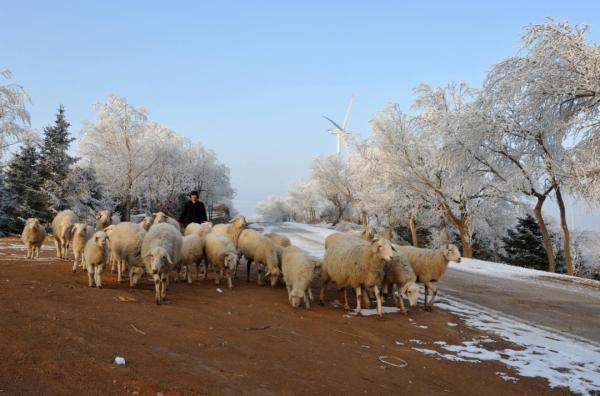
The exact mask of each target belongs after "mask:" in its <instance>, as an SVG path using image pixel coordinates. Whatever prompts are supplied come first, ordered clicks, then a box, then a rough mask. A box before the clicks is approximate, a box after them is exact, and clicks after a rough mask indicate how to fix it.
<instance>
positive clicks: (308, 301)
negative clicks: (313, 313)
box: [304, 289, 311, 309]
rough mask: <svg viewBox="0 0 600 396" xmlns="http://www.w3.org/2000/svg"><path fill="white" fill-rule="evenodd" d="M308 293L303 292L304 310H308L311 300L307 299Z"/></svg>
mask: <svg viewBox="0 0 600 396" xmlns="http://www.w3.org/2000/svg"><path fill="white" fill-rule="evenodd" d="M309 292H310V289H308V291H305V292H304V305H305V306H306V309H310V300H311V298H309Z"/></svg>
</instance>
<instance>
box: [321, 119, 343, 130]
mask: <svg viewBox="0 0 600 396" xmlns="http://www.w3.org/2000/svg"><path fill="white" fill-rule="evenodd" d="M323 118H325V119H326V120H327V121H329V122H331V123H332V124H333V126H334V127H336V128H338V129H343V128H342V127H341V126H339V125H338V124H337V123H336V122H335V121H333V120H332V119H331V118H329V117H327V116H323Z"/></svg>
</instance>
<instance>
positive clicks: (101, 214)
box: [96, 210, 112, 224]
mask: <svg viewBox="0 0 600 396" xmlns="http://www.w3.org/2000/svg"><path fill="white" fill-rule="evenodd" d="M111 216H112V212H111V211H110V210H99V211H97V212H96V220H100V221H101V222H102V223H105V224H106V223H107V222H108V221H109V220H110V217H111Z"/></svg>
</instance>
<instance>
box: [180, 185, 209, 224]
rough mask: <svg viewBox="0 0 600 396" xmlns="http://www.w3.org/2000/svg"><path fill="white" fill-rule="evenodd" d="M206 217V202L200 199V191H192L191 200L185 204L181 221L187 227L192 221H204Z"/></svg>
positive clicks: (199, 222)
mask: <svg viewBox="0 0 600 396" xmlns="http://www.w3.org/2000/svg"><path fill="white" fill-rule="evenodd" d="M206 220H207V218H206V208H205V207H204V204H203V203H202V202H200V201H199V200H198V191H192V192H191V193H190V200H189V201H187V202H186V203H185V204H184V205H183V210H182V211H181V216H179V222H180V223H181V224H182V225H183V227H186V226H187V225H188V224H190V223H198V224H201V223H204V222H205V221H206Z"/></svg>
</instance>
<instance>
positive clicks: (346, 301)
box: [341, 287, 350, 311]
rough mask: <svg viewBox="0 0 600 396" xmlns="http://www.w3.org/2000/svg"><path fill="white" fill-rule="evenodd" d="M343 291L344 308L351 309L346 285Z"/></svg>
mask: <svg viewBox="0 0 600 396" xmlns="http://www.w3.org/2000/svg"><path fill="white" fill-rule="evenodd" d="M341 292H342V297H343V300H344V309H345V310H346V311H349V310H350V304H348V289H347V288H345V287H342V290H341Z"/></svg>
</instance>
